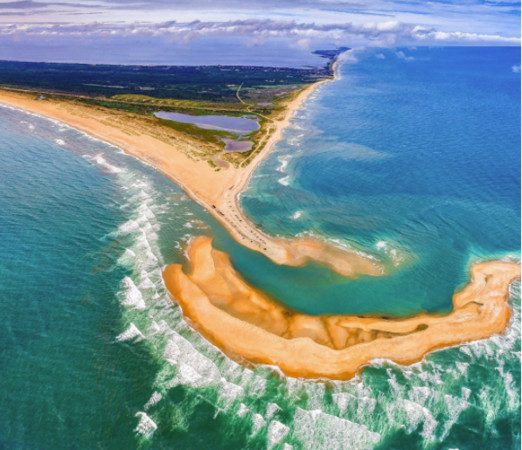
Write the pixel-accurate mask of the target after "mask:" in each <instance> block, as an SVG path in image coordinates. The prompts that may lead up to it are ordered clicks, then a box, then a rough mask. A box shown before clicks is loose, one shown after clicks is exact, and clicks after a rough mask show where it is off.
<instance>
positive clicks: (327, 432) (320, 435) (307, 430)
mask: <svg viewBox="0 0 522 450" xmlns="http://www.w3.org/2000/svg"><path fill="white" fill-rule="evenodd" d="M293 435H294V437H296V438H297V439H299V440H300V441H301V445H302V446H303V448H304V449H315V448H317V443H319V442H320V443H321V446H322V448H325V449H326V448H327V449H329V450H335V449H339V450H340V449H345V448H346V444H347V443H348V442H349V443H350V449H354V450H355V449H371V448H373V447H374V446H375V444H377V442H379V440H380V438H381V436H380V435H379V434H378V433H375V432H373V431H370V430H369V429H368V427H366V426H365V425H360V424H358V423H355V422H352V421H350V420H346V419H341V418H339V417H335V416H332V415H330V414H326V413H324V412H322V411H321V410H320V409H316V410H312V411H308V410H304V409H301V408H299V407H298V408H297V409H296V412H295V414H294V424H293Z"/></svg>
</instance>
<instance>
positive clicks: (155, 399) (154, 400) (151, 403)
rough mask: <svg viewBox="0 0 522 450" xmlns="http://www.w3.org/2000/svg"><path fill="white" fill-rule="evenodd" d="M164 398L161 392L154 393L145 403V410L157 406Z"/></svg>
mask: <svg viewBox="0 0 522 450" xmlns="http://www.w3.org/2000/svg"><path fill="white" fill-rule="evenodd" d="M162 398H163V396H162V395H161V394H160V393H159V392H154V393H153V394H152V395H151V397H150V398H149V400H148V401H147V403H145V406H144V409H145V410H147V409H149V408H151V407H152V406H154V405H156V404H157V403H158V402H159V401H160V400H161V399H162Z"/></svg>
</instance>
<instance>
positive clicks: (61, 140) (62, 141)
mask: <svg viewBox="0 0 522 450" xmlns="http://www.w3.org/2000/svg"><path fill="white" fill-rule="evenodd" d="M54 142H55V144H57V145H59V146H60V147H65V146H66V145H67V144H66V143H65V141H64V140H63V139H55V140H54Z"/></svg>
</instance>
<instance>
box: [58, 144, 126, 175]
mask: <svg viewBox="0 0 522 450" xmlns="http://www.w3.org/2000/svg"><path fill="white" fill-rule="evenodd" d="M62 142H63V141H62ZM64 144H65V143H64ZM93 161H94V162H96V164H98V165H99V166H100V167H103V168H104V169H105V170H107V171H108V172H110V173H121V172H123V171H124V170H123V169H122V168H121V167H117V166H115V165H113V164H110V163H109V162H107V160H106V159H105V158H104V157H103V155H102V154H101V153H100V154H99V155H96V156H95V157H94V158H93Z"/></svg>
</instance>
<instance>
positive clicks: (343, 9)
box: [0, 0, 520, 66]
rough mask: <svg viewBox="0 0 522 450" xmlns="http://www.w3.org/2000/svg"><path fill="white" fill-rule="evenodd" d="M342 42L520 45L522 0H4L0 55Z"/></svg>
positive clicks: (257, 54)
mask: <svg viewBox="0 0 522 450" xmlns="http://www.w3.org/2000/svg"><path fill="white" fill-rule="evenodd" d="M341 45H343V46H349V47H356V48H357V47H368V46H379V47H394V46H420V45H520V2H515V1H511V0H502V1H501V0H460V1H453V2H452V1H449V0H439V1H437V0H431V1H414V0H395V1H384V0H366V1H365V0H354V1H344V0H315V1H312V0H294V1H292V0H217V1H215V0H174V1H172V0H171V1H168V0H79V1H69V0H56V1H52V0H49V1H47V0H20V1H17V0H14V1H13V0H11V1H6V0H0V59H15V60H33V61H35V60H36V61H71V62H98V63H103V62H105V63H107V62H114V63H125V64H132V63H137V64H216V63H222V64H233V63H236V64H259V65H267V64H277V65H293V66H299V65H304V64H318V63H320V60H319V59H318V58H317V57H314V56H313V55H311V53H310V52H311V50H314V49H320V48H332V47H335V46H341Z"/></svg>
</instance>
